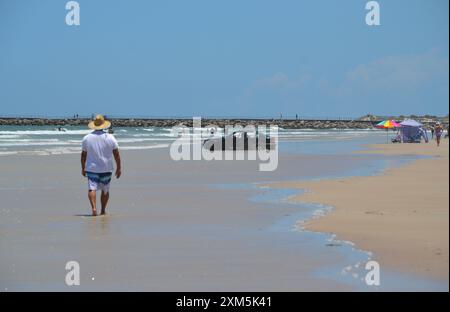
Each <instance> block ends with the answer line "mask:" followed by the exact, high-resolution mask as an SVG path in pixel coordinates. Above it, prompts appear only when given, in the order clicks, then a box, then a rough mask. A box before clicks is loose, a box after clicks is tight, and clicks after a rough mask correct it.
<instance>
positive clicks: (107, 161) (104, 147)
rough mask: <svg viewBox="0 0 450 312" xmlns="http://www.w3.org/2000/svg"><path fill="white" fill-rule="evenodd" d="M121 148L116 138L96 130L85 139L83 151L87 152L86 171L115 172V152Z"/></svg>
mask: <svg viewBox="0 0 450 312" xmlns="http://www.w3.org/2000/svg"><path fill="white" fill-rule="evenodd" d="M117 148H119V144H118V143H117V140H116V138H115V137H114V136H113V135H112V134H109V133H106V132H104V131H101V130H96V131H93V132H91V133H89V134H88V135H86V136H85V137H84V138H83V142H82V150H83V151H84V152H87V158H86V171H90V172H95V173H103V172H113V170H114V167H113V150H115V149H117Z"/></svg>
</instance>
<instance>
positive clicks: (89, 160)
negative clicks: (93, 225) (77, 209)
mask: <svg viewBox="0 0 450 312" xmlns="http://www.w3.org/2000/svg"><path fill="white" fill-rule="evenodd" d="M110 126H111V123H110V122H109V121H107V120H105V118H104V117H103V116H102V115H97V116H95V119H94V120H93V121H91V122H90V123H89V125H88V127H89V128H90V129H93V130H94V131H92V132H91V133H89V134H88V135H86V136H85V137H84V138H83V142H82V151H81V174H82V175H83V176H84V177H87V178H88V186H89V191H88V198H89V202H90V203H91V208H92V215H93V216H96V215H97V201H96V198H97V196H96V195H97V194H96V193H97V190H101V191H102V194H101V197H100V199H101V204H102V210H101V214H102V215H104V214H106V205H107V204H108V199H109V185H110V182H111V176H112V172H113V161H112V158H113V156H114V159H115V161H116V177H117V179H118V178H120V175H121V174H122V172H121V163H120V154H119V145H118V144H117V140H116V139H115V138H114V136H113V135H112V134H110V133H107V132H105V131H103V130H105V129H108V128H109V127H110Z"/></svg>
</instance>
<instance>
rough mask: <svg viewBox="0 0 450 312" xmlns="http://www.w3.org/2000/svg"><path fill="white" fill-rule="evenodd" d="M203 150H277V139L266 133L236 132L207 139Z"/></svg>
mask: <svg viewBox="0 0 450 312" xmlns="http://www.w3.org/2000/svg"><path fill="white" fill-rule="evenodd" d="M203 148H206V149H209V150H210V151H214V150H215V149H217V150H222V151H225V150H233V151H236V150H257V149H266V150H271V149H275V137H273V136H270V135H268V134H264V133H255V132H247V131H235V132H233V133H231V134H228V135H222V136H218V137H213V138H210V139H206V140H205V141H204V142H203Z"/></svg>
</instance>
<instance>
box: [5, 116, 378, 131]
mask: <svg viewBox="0 0 450 312" xmlns="http://www.w3.org/2000/svg"><path fill="white" fill-rule="evenodd" d="M109 120H110V121H111V123H112V125H113V126H114V127H164V128H169V127H173V126H180V125H184V126H187V127H191V126H192V119H144V118H127V119H125V118H112V119H109ZM89 121H90V119H87V118H67V119H61V118H60V119H56V118H1V117H0V125H11V126H56V127H59V126H61V127H64V126H83V125H87V124H88V122H89ZM379 121H380V120H360V119H354V120H331V119H329V120H313V119H306V120H305V119H303V120H302V119H299V120H295V119H294V120H292V119H291V120H289V119H283V120H280V119H202V126H203V127H206V126H210V125H215V126H218V127H224V126H225V125H242V126H243V127H245V126H246V125H254V126H259V125H266V126H269V125H277V126H278V127H281V128H285V129H370V128H373V127H374V125H376V124H377V123H378V122H379Z"/></svg>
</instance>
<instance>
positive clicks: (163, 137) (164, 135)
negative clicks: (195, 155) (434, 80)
mask: <svg viewBox="0 0 450 312" xmlns="http://www.w3.org/2000/svg"><path fill="white" fill-rule="evenodd" d="M207 131H208V129H203V132H204V133H203V137H205V136H207V133H206V132H207ZM89 132H90V130H89V129H87V128H86V127H64V128H62V131H60V130H59V129H58V128H56V127H54V126H0V156H1V155H11V154H35V155H52V154H68V153H78V152H80V146H81V140H82V138H83V136H84V135H86V134H88V133H89ZM222 133H223V129H218V131H217V132H216V135H220V134H222ZM391 135H393V134H391ZM114 136H115V137H116V138H117V140H118V142H119V145H120V147H121V149H124V150H126V149H152V148H165V147H168V146H169V145H170V143H171V142H173V141H174V140H175V139H178V138H179V136H178V134H177V133H176V132H174V131H172V129H171V128H159V127H148V128H144V127H142V128H132V127H126V128H114ZM278 137H279V143H280V145H279V146H280V150H282V151H292V152H299V151H300V152H302V153H313V154H321V153H336V152H344V153H347V152H349V151H351V150H355V149H357V146H359V145H358V144H355V143H384V142H386V133H385V132H384V131H380V130H377V129H367V130H337V129H336V130H313V129H302V130H300V129H280V130H279V132H278Z"/></svg>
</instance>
